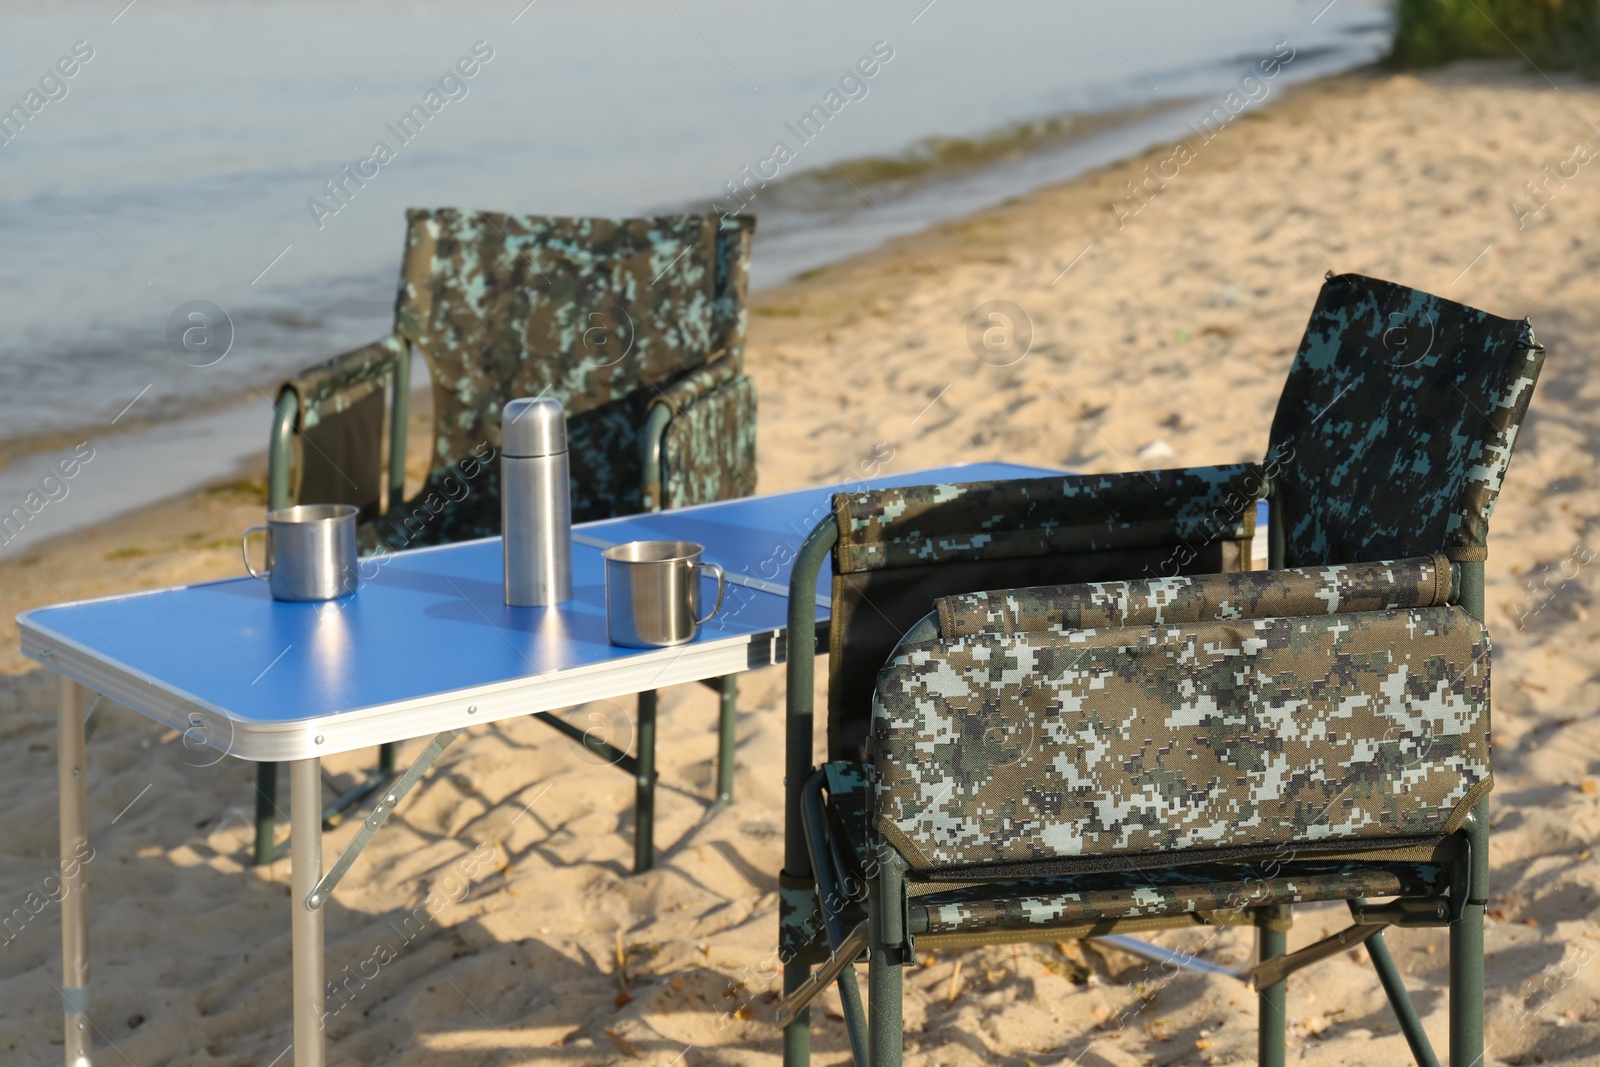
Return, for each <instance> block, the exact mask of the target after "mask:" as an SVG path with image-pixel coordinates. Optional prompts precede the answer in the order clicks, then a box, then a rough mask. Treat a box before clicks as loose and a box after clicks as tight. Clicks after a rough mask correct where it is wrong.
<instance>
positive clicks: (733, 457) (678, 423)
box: [640, 354, 755, 511]
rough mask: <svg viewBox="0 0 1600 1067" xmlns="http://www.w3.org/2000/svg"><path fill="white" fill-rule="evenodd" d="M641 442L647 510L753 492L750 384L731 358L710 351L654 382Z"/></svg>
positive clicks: (751, 384)
mask: <svg viewBox="0 0 1600 1067" xmlns="http://www.w3.org/2000/svg"><path fill="white" fill-rule="evenodd" d="M640 444H641V447H642V460H641V466H642V469H643V473H642V476H641V491H642V492H641V496H642V498H643V504H644V510H646V511H659V510H662V509H664V508H672V507H682V506H684V505H685V504H696V503H706V502H708V501H712V500H725V499H728V498H730V497H735V496H744V495H746V494H748V493H750V492H752V491H753V490H754V489H755V386H754V383H753V382H751V381H750V379H748V378H746V377H745V376H744V372H743V370H742V368H741V367H740V363H739V360H738V358H737V357H736V356H734V355H732V354H723V355H720V356H715V357H713V358H712V359H711V361H710V362H708V363H704V364H701V365H700V366H698V367H696V368H694V369H693V370H691V371H689V372H688V373H687V374H685V375H684V376H683V377H681V378H678V379H677V380H676V381H673V382H672V383H670V384H668V385H666V386H661V387H658V388H657V389H656V395H655V396H653V397H651V398H650V401H649V412H648V414H647V416H646V418H645V427H644V432H643V439H642V440H641V442H640ZM686 453H687V455H686Z"/></svg>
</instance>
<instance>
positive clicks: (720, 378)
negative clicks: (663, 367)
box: [649, 355, 741, 415]
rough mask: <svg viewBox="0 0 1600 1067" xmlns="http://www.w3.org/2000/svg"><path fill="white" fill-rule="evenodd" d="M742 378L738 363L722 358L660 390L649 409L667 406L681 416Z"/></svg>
mask: <svg viewBox="0 0 1600 1067" xmlns="http://www.w3.org/2000/svg"><path fill="white" fill-rule="evenodd" d="M740 376H741V371H740V369H739V361H738V359H736V358H735V357H733V356H731V355H719V356H717V357H716V358H715V359H713V360H712V361H711V362H709V363H707V364H705V365H703V366H700V367H696V368H695V369H694V370H692V371H690V372H689V373H688V374H685V375H683V376H682V377H681V378H677V379H675V380H674V381H672V382H671V383H670V384H668V385H665V386H660V387H658V388H657V389H656V390H655V395H654V396H653V397H651V398H650V405H649V406H650V407H652V408H655V407H659V406H662V405H665V406H666V407H667V408H669V409H670V410H671V411H672V413H673V414H674V415H681V414H683V413H684V412H685V411H686V410H688V409H689V408H691V407H693V406H694V405H695V404H697V403H699V402H700V401H701V400H704V399H705V398H706V397H708V396H710V395H711V394H712V393H715V392H717V391H718V390H719V389H722V388H723V387H724V386H726V385H730V384H732V383H733V382H734V381H736V380H737V379H738V378H739V377H740Z"/></svg>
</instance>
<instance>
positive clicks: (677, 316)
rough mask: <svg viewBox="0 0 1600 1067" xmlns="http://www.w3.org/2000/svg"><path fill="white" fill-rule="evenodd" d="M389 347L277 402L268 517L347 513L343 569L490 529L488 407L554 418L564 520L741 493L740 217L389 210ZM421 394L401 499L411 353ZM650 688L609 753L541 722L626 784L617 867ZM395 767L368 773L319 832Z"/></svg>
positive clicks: (274, 848) (645, 733)
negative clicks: (399, 233) (357, 546)
mask: <svg viewBox="0 0 1600 1067" xmlns="http://www.w3.org/2000/svg"><path fill="white" fill-rule="evenodd" d="M406 220H407V230H406V250H405V259H404V263H403V264H402V267H401V272H400V291H399V295H398V297H397V299H396V301H395V319H394V332H393V334H392V335H391V336H389V337H386V338H384V339H383V340H381V341H377V342H374V343H373V344H369V345H366V346H364V347H362V348H358V349H356V350H355V351H352V352H347V353H345V354H344V355H341V356H336V357H334V358H333V359H330V360H328V361H327V362H325V363H321V364H319V365H317V366H315V367H312V368H310V369H308V370H306V371H303V372H302V373H300V374H299V375H297V376H295V377H293V378H291V379H289V380H288V381H286V382H285V383H284V384H283V385H282V387H281V388H280V389H279V392H278V398H277V414H276V418H275V420H274V423H273V429H272V442H271V450H270V453H269V457H270V461H269V474H268V507H269V508H280V507H286V506H288V505H290V504H292V503H301V504H313V503H346V504H354V505H356V506H358V507H360V508H361V524H360V528H359V529H360V541H361V546H362V551H363V554H364V555H368V556H371V555H375V554H377V555H381V554H383V553H386V552H389V551H395V550H400V549H405V548H413V547H418V546H421V545H432V544H442V543H447V542H453V541H463V540H468V539H471V538H479V537H492V536H498V535H499V533H500V484H499V477H500V465H499V462H498V449H499V446H500V409H501V405H503V404H504V403H505V402H506V401H508V400H511V399H514V398H516V397H523V396H551V397H555V398H556V399H558V400H560V401H561V402H562V404H563V405H565V407H566V411H567V417H568V440H569V446H570V450H571V456H570V463H571V468H572V513H573V520H574V521H575V522H584V521H588V520H593V519H603V518H610V517H613V516H618V515H628V514H634V513H638V512H643V511H654V510H659V509H663V508H674V507H682V506H684V505H688V504H699V503H705V502H708V501H712V500H722V499H727V498H729V497H736V496H743V495H745V494H747V493H749V492H751V491H752V490H753V489H754V488H755V478H756V467H755V411H756V398H755V385H754V383H753V382H752V381H751V380H750V379H749V378H747V377H745V375H744V341H745V327H746V317H747V316H746V310H745V291H746V288H747V279H748V265H749V258H750V238H751V235H752V233H753V232H754V228H755V220H754V219H752V218H750V217H748V216H728V217H726V218H719V217H716V216H700V215H677V216H670V217H665V218H651V219H603V218H551V217H543V216H536V215H501V214H480V213H476V212H466V211H458V210H456V209H454V208H442V209H437V210H420V209H413V210H411V211H408V212H407V213H406ZM411 349H415V350H416V351H417V352H420V353H421V354H422V357H423V359H425V360H426V361H427V365H428V370H429V373H430V375H431V376H432V379H433V439H432V449H431V452H432V456H431V469H430V471H429V473H428V476H427V479H426V480H425V482H424V483H423V485H422V488H421V489H420V491H419V492H418V493H417V494H416V495H415V496H414V497H413V498H411V499H410V500H406V499H404V494H403V488H404V484H405V469H406V425H407V421H408V417H409V416H408V405H407V401H408V400H409V395H410V370H411V357H410V351H411ZM708 684H710V685H712V687H713V688H716V689H718V690H720V692H721V694H722V707H721V716H720V722H719V749H718V766H717V803H718V804H719V805H721V804H726V803H727V802H729V801H730V800H731V798H732V792H733V769H734V759H733V756H734V753H733V747H734V706H735V701H736V699H737V694H738V690H737V687H736V685H735V681H734V679H733V678H732V677H728V678H722V679H717V680H714V681H713V682H711V683H708ZM655 714H656V695H655V694H654V693H641V694H640V695H639V711H638V723H637V729H636V734H637V741H636V752H635V754H634V755H631V756H630V755H628V754H626V753H625V752H622V751H620V750H617V749H614V748H612V747H610V746H609V745H606V744H605V743H604V742H601V741H598V740H597V739H595V738H593V737H590V736H588V735H586V734H585V733H584V731H582V730H580V729H578V728H577V727H575V726H572V725H570V724H568V723H566V722H564V721H563V720H561V719H560V718H558V717H557V716H555V715H553V714H548V713H541V714H540V715H539V716H538V717H539V718H541V719H542V720H543V721H545V722H546V723H548V724H550V725H551V726H553V727H555V728H556V729H558V730H560V731H562V732H563V733H565V734H567V735H568V736H570V737H572V738H574V739H575V740H577V741H579V742H580V743H582V744H585V745H587V746H589V747H591V748H597V749H598V750H600V751H601V755H602V756H603V757H604V758H606V759H607V760H609V761H610V762H612V763H613V764H615V765H616V766H618V767H621V768H622V769H623V770H625V771H627V772H628V773H630V774H632V775H634V777H635V781H636V799H637V805H636V808H635V828H636V840H635V847H634V866H635V869H636V870H645V869H647V868H648V867H649V866H650V865H651V863H652V861H653V843H652V831H653V827H654V789H655ZM393 773H394V751H393V747H392V746H384V747H383V749H382V750H381V751H380V755H379V767H378V770H377V772H376V773H375V774H373V775H372V776H370V777H369V778H368V779H367V780H366V781H364V782H361V783H359V784H357V785H356V786H355V787H354V788H352V789H350V790H348V791H347V792H346V793H344V794H343V795H342V796H340V797H339V798H338V799H337V800H335V801H334V802H333V804H332V805H331V806H330V807H329V809H328V811H327V815H328V816H329V817H330V818H332V817H336V816H337V813H338V812H341V811H343V810H345V809H347V808H348V807H350V806H351V805H353V804H355V803H357V802H359V801H360V800H361V799H362V798H363V797H365V796H367V795H369V794H370V793H371V792H373V791H374V790H376V789H378V788H379V787H381V786H382V785H383V783H384V782H386V781H387V780H388V779H389V778H390V777H391V776H392V775H393ZM276 793H277V766H276V765H275V764H270V763H264V764H261V765H260V770H259V777H258V781H257V794H258V796H257V805H256V862H257V863H264V862H268V861H269V860H271V859H274V858H276V856H277V855H279V854H281V851H282V848H283V846H278V845H275V844H274V838H275V836H276V825H277V824H276V818H275V812H276Z"/></svg>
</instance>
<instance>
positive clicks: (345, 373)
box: [283, 337, 405, 431]
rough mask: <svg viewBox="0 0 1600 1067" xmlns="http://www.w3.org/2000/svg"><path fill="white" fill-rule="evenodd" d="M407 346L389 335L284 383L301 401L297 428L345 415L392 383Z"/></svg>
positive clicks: (307, 370)
mask: <svg viewBox="0 0 1600 1067" xmlns="http://www.w3.org/2000/svg"><path fill="white" fill-rule="evenodd" d="M404 350H405V346H404V345H402V344H401V343H400V342H399V341H398V340H396V339H395V338H393V337H385V338H384V339H383V340H381V341H374V342H373V343H372V344H369V345H362V346H361V347H360V348H357V349H355V350H354V351H350V352H346V353H344V354H343V355H338V356H334V357H333V358H332V359H330V360H327V361H325V362H322V363H318V364H317V365H316V366H314V367H310V368H308V369H306V370H304V371H301V372H300V373H299V374H298V375H296V376H295V377H293V378H290V379H289V380H288V381H286V382H284V383H283V388H284V389H288V390H291V391H293V393H294V394H295V399H296V400H297V401H298V402H299V404H300V419H299V424H298V426H297V427H296V428H297V429H299V430H301V431H305V430H309V429H311V428H312V427H313V426H315V425H317V423H319V422H321V421H322V420H323V419H324V418H327V417H329V416H332V415H339V414H342V413H344V412H346V411H348V410H350V408H352V407H354V406H355V405H356V404H358V403H360V402H361V401H362V400H364V399H366V398H367V397H368V396H370V395H371V394H372V393H373V392H374V391H376V390H378V389H382V388H384V387H385V385H387V384H388V381H389V377H390V375H392V374H393V373H394V370H395V362H396V360H397V359H398V357H399V354H400V353H401V352H402V351H404Z"/></svg>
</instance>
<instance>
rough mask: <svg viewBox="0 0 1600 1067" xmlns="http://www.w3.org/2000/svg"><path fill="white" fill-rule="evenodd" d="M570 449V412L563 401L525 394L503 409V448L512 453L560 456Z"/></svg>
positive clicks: (501, 443)
mask: <svg viewBox="0 0 1600 1067" xmlns="http://www.w3.org/2000/svg"><path fill="white" fill-rule="evenodd" d="M566 450H567V416H566V412H565V411H563V410H562V408H561V401H559V400H555V399H552V398H551V397H539V398H537V399H536V398H533V397H522V398H519V399H517V400H513V401H511V402H510V403H509V404H507V405H506V406H505V410H503V411H502V412H501V413H500V451H501V452H502V453H503V454H505V455H507V456H512V457H519V458H522V457H529V456H558V455H560V454H561V453H563V452H565V451H566Z"/></svg>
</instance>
